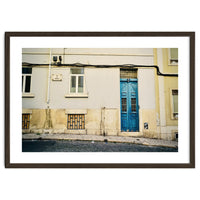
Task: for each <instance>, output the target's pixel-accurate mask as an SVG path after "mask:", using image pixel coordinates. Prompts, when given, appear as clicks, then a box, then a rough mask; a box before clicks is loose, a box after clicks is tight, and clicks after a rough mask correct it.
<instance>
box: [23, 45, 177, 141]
mask: <svg viewBox="0 0 200 200" xmlns="http://www.w3.org/2000/svg"><path fill="white" fill-rule="evenodd" d="M22 132H23V133H66V134H67V133H68V134H91V135H115V136H137V137H139V136H141V137H149V138H159V139H167V140H176V139H177V138H178V49H174V48H173V49H156V48H138V49H137V48H133V49H117V48H116V49H109V48H107V49H98V48H96V49H95V48H93V49H87V48H82V49H78V48H57V49H56V48H52V49H47V48H38V49H37V48H34V49H33V48H24V49H23V50H22Z"/></svg>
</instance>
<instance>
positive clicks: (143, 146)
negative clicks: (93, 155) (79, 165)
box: [22, 134, 178, 152]
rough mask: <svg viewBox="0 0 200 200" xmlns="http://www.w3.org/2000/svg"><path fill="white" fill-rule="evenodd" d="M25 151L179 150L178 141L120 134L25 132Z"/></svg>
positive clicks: (23, 146)
mask: <svg viewBox="0 0 200 200" xmlns="http://www.w3.org/2000/svg"><path fill="white" fill-rule="evenodd" d="M22 151H23V152H177V151H178V142H176V141H167V140H158V139H149V138H135V137H119V136H95V135H70V134H24V135H23V143H22Z"/></svg>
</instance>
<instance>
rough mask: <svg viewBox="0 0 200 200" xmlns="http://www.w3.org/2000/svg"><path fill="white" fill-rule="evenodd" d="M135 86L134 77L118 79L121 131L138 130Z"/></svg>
mask: <svg viewBox="0 0 200 200" xmlns="http://www.w3.org/2000/svg"><path fill="white" fill-rule="evenodd" d="M137 88H138V87H137V80H136V79H121V80H120V96H121V130H122V131H129V132H136V131H139V115H138V94H137V90H138V89H137Z"/></svg>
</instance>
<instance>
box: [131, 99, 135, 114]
mask: <svg viewBox="0 0 200 200" xmlns="http://www.w3.org/2000/svg"><path fill="white" fill-rule="evenodd" d="M131 112H136V98H131Z"/></svg>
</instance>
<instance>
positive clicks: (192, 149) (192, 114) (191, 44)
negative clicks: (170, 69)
mask: <svg viewBox="0 0 200 200" xmlns="http://www.w3.org/2000/svg"><path fill="white" fill-rule="evenodd" d="M12 37H188V38H189V52H190V53H189V56H190V57H189V62H190V63H189V67H190V69H189V71H190V75H189V79H190V80H189V88H190V98H189V99H190V102H189V119H190V121H189V129H190V130H189V131H190V133H189V134H190V138H189V163H160V164H159V163H134V164H133V163H11V162H10V145H11V143H10V126H11V124H10V115H11V113H10V39H11V38H12ZM5 167H6V168H195V32H6V33H5Z"/></svg>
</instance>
